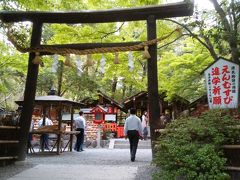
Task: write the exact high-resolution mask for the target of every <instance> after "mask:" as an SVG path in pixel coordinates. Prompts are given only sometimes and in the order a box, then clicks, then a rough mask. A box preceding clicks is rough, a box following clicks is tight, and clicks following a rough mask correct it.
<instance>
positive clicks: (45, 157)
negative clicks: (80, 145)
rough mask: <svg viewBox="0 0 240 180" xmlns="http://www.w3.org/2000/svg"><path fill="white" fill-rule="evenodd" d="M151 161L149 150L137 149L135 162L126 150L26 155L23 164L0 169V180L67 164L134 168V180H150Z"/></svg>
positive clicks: (154, 169) (89, 150) (92, 150)
mask: <svg viewBox="0 0 240 180" xmlns="http://www.w3.org/2000/svg"><path fill="white" fill-rule="evenodd" d="M151 160H152V154H151V149H138V152H137V155H136V161H135V162H131V161H130V155H129V150H128V149H86V150H85V151H83V152H75V151H74V152H64V153H62V154H61V155H56V154H55V153H36V154H28V155H27V158H26V160H25V161H24V162H23V163H16V164H15V165H10V166H6V167H0V180H6V179H8V178H9V177H12V176H14V175H16V174H18V173H20V172H22V171H24V170H26V169H29V168H32V167H35V166H37V165H44V164H47V165H63V166H66V167H67V166H68V164H71V165H90V166H91V167H92V166H93V167H95V166H96V168H98V167H100V166H104V165H110V166H111V167H116V169H117V168H120V167H126V166H127V167H129V168H131V167H136V168H137V173H136V176H135V180H151V174H152V173H153V172H154V171H156V168H155V167H154V166H151ZM92 172H94V171H92ZM99 176H101V174H100V175H99Z"/></svg>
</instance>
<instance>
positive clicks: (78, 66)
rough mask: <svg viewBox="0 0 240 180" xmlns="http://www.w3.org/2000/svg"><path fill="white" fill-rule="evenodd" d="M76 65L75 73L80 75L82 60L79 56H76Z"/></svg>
mask: <svg viewBox="0 0 240 180" xmlns="http://www.w3.org/2000/svg"><path fill="white" fill-rule="evenodd" d="M76 66H77V75H78V76H81V75H82V73H83V69H82V61H81V59H80V56H77V61H76Z"/></svg>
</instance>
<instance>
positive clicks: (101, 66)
mask: <svg viewBox="0 0 240 180" xmlns="http://www.w3.org/2000/svg"><path fill="white" fill-rule="evenodd" d="M105 64H106V58H105V57H104V55H102V59H101V60H100V68H99V71H100V72H101V73H102V74H104V72H105V70H104V67H105Z"/></svg>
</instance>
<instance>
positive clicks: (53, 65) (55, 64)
mask: <svg viewBox="0 0 240 180" xmlns="http://www.w3.org/2000/svg"><path fill="white" fill-rule="evenodd" d="M57 69H58V55H57V54H54V56H53V64H52V72H54V73H56V72H57Z"/></svg>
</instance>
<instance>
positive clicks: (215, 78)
mask: <svg viewBox="0 0 240 180" xmlns="http://www.w3.org/2000/svg"><path fill="white" fill-rule="evenodd" d="M212 83H213V84H214V85H217V84H218V83H220V78H219V77H213V78H212Z"/></svg>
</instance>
